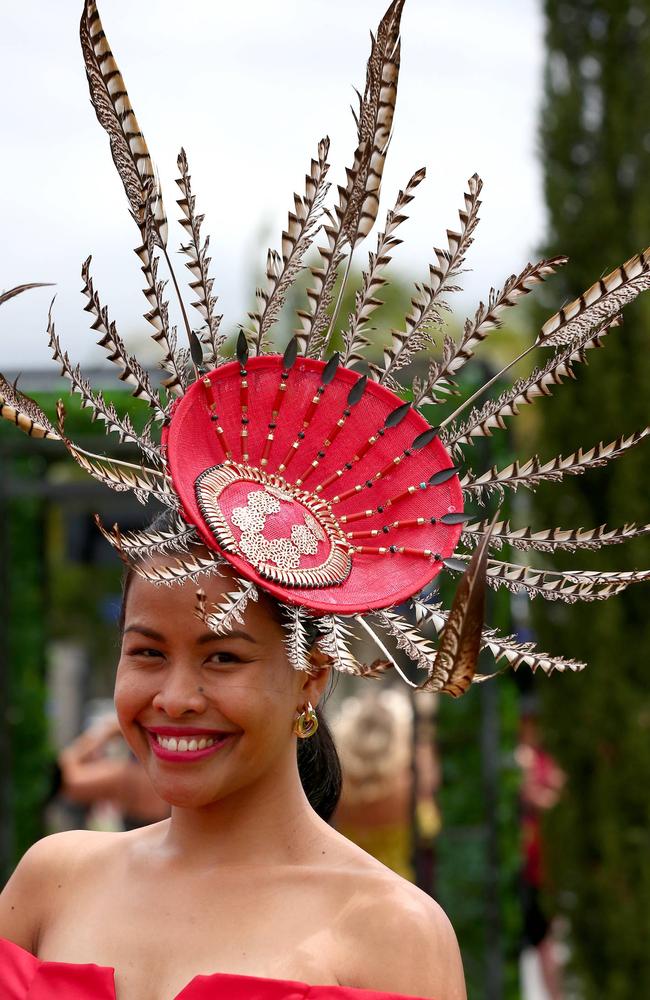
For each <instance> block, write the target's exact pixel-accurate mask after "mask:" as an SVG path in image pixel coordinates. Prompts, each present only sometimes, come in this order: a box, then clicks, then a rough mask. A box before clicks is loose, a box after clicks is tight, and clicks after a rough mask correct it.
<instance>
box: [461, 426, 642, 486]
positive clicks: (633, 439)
mask: <svg viewBox="0 0 650 1000" xmlns="http://www.w3.org/2000/svg"><path fill="white" fill-rule="evenodd" d="M648 434H650V427H644V428H643V429H642V430H640V431H634V433H632V434H628V435H621V436H620V437H617V438H615V440H614V441H610V442H609V443H607V444H603V442H602V441H601V442H600V443H599V444H597V445H594V447H593V448H588V449H587V450H586V451H585V450H583V449H582V448H578V450H577V451H573V452H571V453H570V454H569V455H557V456H556V457H555V458H552V459H550V460H549V461H548V462H541V461H540V459H539V457H538V456H537V455H533V457H532V458H529V459H528V460H527V461H526V462H520V461H519V460H516V461H514V462H512V463H511V464H510V465H507V466H505V468H503V469H499V468H497V466H496V465H495V466H493V467H492V468H491V469H489V470H488V471H487V472H484V473H483V475H481V476H475V477H474V476H471V475H469V474H466V475H465V476H464V477H463V479H462V480H461V487H462V489H463V493H465V494H478V496H479V497H480V498H481V499H484V498H485V497H487V496H490V495H491V494H493V493H496V494H498V495H499V496H502V495H503V491H504V489H506V488H507V489H509V490H512V491H513V492H514V491H516V490H518V489H519V487H520V486H525V487H527V488H528V489H534V488H535V487H536V486H537V485H538V484H539V483H541V482H559V481H560V480H562V479H563V478H564V477H565V476H579V475H582V473H583V472H586V470H587V469H596V468H598V467H599V466H603V465H607V463H608V462H611V461H612V460H613V459H615V458H620V456H621V455H624V454H625V453H626V452H627V451H629V450H630V449H631V448H634V447H636V445H638V444H640V442H641V441H643V440H645V438H646V437H647V436H648Z"/></svg>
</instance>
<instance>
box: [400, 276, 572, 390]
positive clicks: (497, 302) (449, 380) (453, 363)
mask: <svg viewBox="0 0 650 1000" xmlns="http://www.w3.org/2000/svg"><path fill="white" fill-rule="evenodd" d="M567 260H568V258H567V257H551V258H550V259H548V260H540V261H539V262H538V263H537V264H527V265H526V267H525V268H524V269H523V271H522V272H521V273H520V274H517V275H515V274H512V275H511V276H510V277H509V278H508V280H507V281H506V282H505V284H504V286H503V288H502V289H500V290H498V291H497V290H496V289H494V288H491V289H490V294H489V296H488V302H487V306H486V305H484V303H483V302H481V303H480V304H479V307H478V309H477V310H476V313H475V315H474V319H473V320H470V319H468V320H466V321H465V327H464V330H463V335H462V337H461V338H460V341H459V342H458V343H455V341H454V340H453V338H452V337H445V342H444V348H443V356H442V360H441V361H436V362H434V363H433V364H432V365H431V366H430V368H429V372H428V375H427V378H426V381H425V383H424V385H423V386H422V387H421V388H420V390H419V391H418V393H417V396H416V398H415V400H414V404H415V406H422V405H424V404H425V403H442V402H444V400H445V398H446V397H447V396H448V395H449V394H450V393H453V392H454V391H455V390H456V382H455V381H454V379H455V376H456V375H458V372H459V371H461V370H462V369H463V368H464V367H465V365H466V364H467V362H468V361H469V360H471V358H473V356H474V351H475V350H476V348H477V346H478V345H479V344H481V343H482V342H483V341H484V340H485V339H486V337H487V336H488V335H489V334H490V333H491V332H492V331H493V330H498V329H500V327H501V326H502V320H501V314H502V313H503V311H504V310H505V309H509V308H510V307H511V306H514V305H515V304H516V303H517V302H518V301H519V299H520V298H521V297H522V296H524V295H528V293H529V292H530V291H531V290H532V289H533V288H534V287H535V286H536V285H539V284H541V282H542V281H545V280H546V278H548V277H550V275H552V274H555V272H556V271H557V269H558V268H559V267H562V266H563V265H564V264H566V262H567Z"/></svg>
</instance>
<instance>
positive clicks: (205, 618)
mask: <svg viewBox="0 0 650 1000" xmlns="http://www.w3.org/2000/svg"><path fill="white" fill-rule="evenodd" d="M237 582H238V583H239V584H241V590H231V591H229V592H228V593H226V594H224V595H223V597H222V598H221V599H220V600H219V601H218V603H216V604H211V605H210V607H209V608H208V607H207V597H206V594H205V591H203V590H199V591H197V594H196V597H197V609H196V616H197V618H199V620H200V621H202V622H203V623H204V624H205V625H207V627H208V628H209V629H210V631H211V632H215V633H216V634H217V635H227V633H228V632H230V631H231V629H232V628H234V626H235V625H237V624H239V625H241V624H243V621H244V612H245V611H246V607H247V606H248V603H249V601H256V600H257V599H258V597H259V593H258V590H257V587H256V586H255V584H254V583H251V582H250V581H248V580H242V579H238V580H237Z"/></svg>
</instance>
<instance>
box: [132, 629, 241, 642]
mask: <svg viewBox="0 0 650 1000" xmlns="http://www.w3.org/2000/svg"><path fill="white" fill-rule="evenodd" d="M127 632H138V633H139V635H145V636H146V637H147V638H148V639H154V640H155V641H156V642H165V636H164V635H161V634H160V632H156V630H155V629H152V628H147V627H146V626H145V625H129V626H128V628H125V629H124V635H126V634H127ZM227 639H245V640H246V642H253V643H254V642H255V639H254V638H253V636H252V635H249V633H248V632H244V631H243V630H242V629H236V628H235V629H232V631H230V632H226V633H225V635H217V633H216V632H204V633H203V635H201V636H199V638H198V639H197V640H196V642H197V645H198V646H205V645H207V643H209V642H219V641H223V640H227Z"/></svg>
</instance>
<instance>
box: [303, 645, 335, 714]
mask: <svg viewBox="0 0 650 1000" xmlns="http://www.w3.org/2000/svg"><path fill="white" fill-rule="evenodd" d="M309 664H310V670H305V671H304V673H303V676H302V678H301V685H300V693H301V695H302V697H303V699H304V702H305V704H307V702H308V701H309V702H311V704H312V705H314V706H316V705H317V704H318V702H319V701H320V699H321V698H322V696H323V692H324V690H325V687H326V686H327V681H328V680H329V676H330V673H331V671H332V660H331V658H330V657H329V656H328V655H327V654H326V653H322V652H321V650H320V649H318V647H317V646H312V648H311V650H310V651H309Z"/></svg>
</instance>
